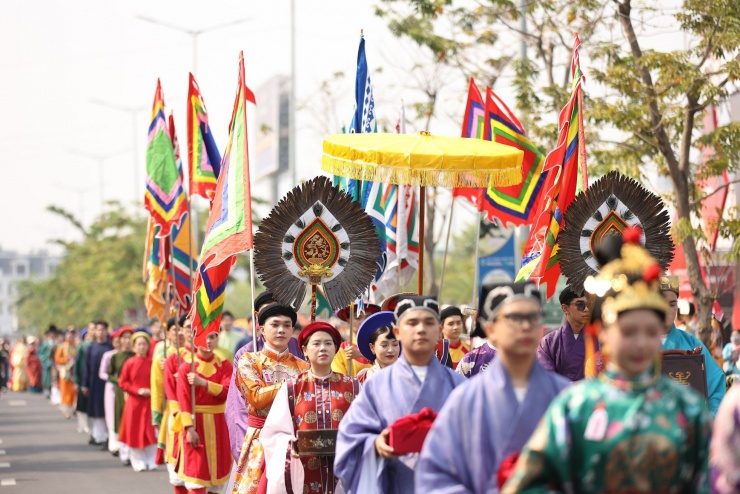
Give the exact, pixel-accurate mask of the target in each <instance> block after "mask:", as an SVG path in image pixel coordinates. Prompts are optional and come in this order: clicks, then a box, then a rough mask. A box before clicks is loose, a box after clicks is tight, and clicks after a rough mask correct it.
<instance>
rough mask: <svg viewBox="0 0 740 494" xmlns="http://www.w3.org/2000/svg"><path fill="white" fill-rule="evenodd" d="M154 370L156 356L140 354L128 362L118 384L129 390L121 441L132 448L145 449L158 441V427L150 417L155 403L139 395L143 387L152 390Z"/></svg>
mask: <svg viewBox="0 0 740 494" xmlns="http://www.w3.org/2000/svg"><path fill="white" fill-rule="evenodd" d="M151 373H152V359H150V358H148V357H146V358H142V357H139V356H137V355H134V356H133V357H131V358H129V359H128V360H126V362H124V364H123V367H122V368H121V375H120V376H118V387H119V388H121V389H122V390H123V391H125V392H126V393H128V399H127V400H126V404H125V405H124V406H123V417H122V418H121V423H122V424H126V426H125V427H121V428H120V434H119V436H118V440H119V441H121V442H122V443H123V444H126V445H128V446H129V447H130V448H135V449H143V448H146V447H147V446H152V445H154V444H157V438H156V436H155V435H154V427H153V426H152V425H151V422H150V420H149V417H151V416H152V402H151V399H150V398H149V396H141V395H139V390H141V389H149V386H150V379H151Z"/></svg>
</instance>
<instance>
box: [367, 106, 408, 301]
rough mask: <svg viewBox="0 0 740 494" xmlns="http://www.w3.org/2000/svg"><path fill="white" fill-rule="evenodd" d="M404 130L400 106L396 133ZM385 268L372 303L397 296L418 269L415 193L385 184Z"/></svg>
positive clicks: (376, 285)
mask: <svg viewBox="0 0 740 494" xmlns="http://www.w3.org/2000/svg"><path fill="white" fill-rule="evenodd" d="M405 130H406V114H405V111H404V108H403V105H401V110H400V111H399V113H398V120H397V121H396V132H397V133H399V134H400V133H403V132H405ZM383 205H384V206H383V207H384V209H385V239H386V247H387V251H386V253H387V267H386V269H385V271H384V272H383V275H382V276H381V277H380V279H379V280H378V281H377V282H376V283H375V284H374V286H373V292H374V294H375V300H378V299H379V298H386V297H388V296H390V295H393V294H394V293H398V292H399V291H400V290H401V288H402V287H404V286H405V285H407V284H408V283H409V282H410V281H411V278H412V277H413V276H414V273H415V272H416V271H417V270H418V268H419V226H418V223H417V221H416V218H417V216H418V212H417V204H416V190H415V188H414V187H413V186H411V185H395V184H389V185H386V186H385V189H384V191H383Z"/></svg>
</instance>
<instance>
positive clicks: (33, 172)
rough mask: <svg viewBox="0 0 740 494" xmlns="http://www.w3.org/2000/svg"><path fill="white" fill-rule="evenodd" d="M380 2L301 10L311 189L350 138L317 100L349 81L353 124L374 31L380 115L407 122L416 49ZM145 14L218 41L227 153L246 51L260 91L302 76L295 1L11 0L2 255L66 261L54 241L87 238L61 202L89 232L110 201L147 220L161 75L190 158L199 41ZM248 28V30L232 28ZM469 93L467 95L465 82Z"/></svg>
mask: <svg viewBox="0 0 740 494" xmlns="http://www.w3.org/2000/svg"><path fill="white" fill-rule="evenodd" d="M374 3H375V2H371V1H366V0H362V1H352V2H347V1H339V0H322V1H321V2H301V1H296V2H295V4H296V41H297V42H296V46H297V50H296V60H297V62H296V81H297V84H296V87H297V98H298V104H299V107H307V108H308V107H311V108H312V110H313V111H308V110H300V111H299V112H298V116H297V132H298V135H297V140H296V141H297V169H298V170H299V172H298V178H299V179H307V178H311V177H313V176H315V175H318V174H320V173H321V171H320V159H321V141H322V136H323V135H322V134H323V133H325V132H326V131H327V130H330V131H331V132H337V131H339V130H340V129H339V128H336V129H333V128H331V127H333V126H337V123H336V117H335V118H333V119H332V118H329V117H328V116H327V118H326V120H325V121H324V120H323V119H322V115H321V113H322V110H321V109H322V108H323V106H322V105H325V104H327V103H326V100H327V97H326V96H324V97H321V96H320V95H319V94H318V92H319V91H318V90H319V87H320V85H321V83H322V81H324V80H328V79H331V78H332V77H333V74H335V73H337V72H343V73H344V74H345V77H343V78H341V79H339V82H337V83H336V84H335V86H334V87H335V94H333V95H332V96H331V98H328V99H329V101H331V104H332V105H335V108H334V111H335V112H336V114H337V115H339V119H340V120H346V121H349V119H350V118H351V114H352V112H353V106H352V105H353V103H352V102H353V91H354V73H355V67H356V57H357V47H358V43H359V34H360V30H361V29H364V32H365V37H366V40H367V57H368V61H369V64H370V70H371V75H372V77H373V84H374V86H375V94H376V99H377V112H378V116H379V118H380V119H385V120H386V121H393V122H395V119H396V115H397V113H398V110H399V107H400V99H401V98H402V97H403V93H404V88H403V87H402V86H403V85H402V84H400V83H398V81H399V80H400V78H399V77H398V71H399V70H402V66H403V64H404V63H406V62H405V59H404V57H405V56H407V55H408V56H410V57H413V56H414V53H413V48H411V47H409V45H408V44H406V45H405V46H406V48H404V49H403V50H400V51H399V50H398V41H397V40H395V38H393V36H392V34H391V33H390V32H389V31H388V30H387V28H386V27H385V23H384V21H383V20H381V19H379V18H377V17H376V16H375V15H374V8H373V5H374ZM141 17H145V18H151V19H156V20H159V21H161V22H165V23H168V24H172V25H176V26H179V27H181V28H182V29H184V30H205V32H204V33H203V34H201V35H200V36H198V41H197V72H196V78H197V80H198V83H199V86H200V88H201V92H202V94H203V97H204V99H205V102H206V105H207V108H208V111H209V121H210V124H211V127H212V130H213V132H214V136H215V139H216V142H217V144H218V146H219V148H220V149H221V151H222V152H223V149H224V147H225V145H226V140H227V137H228V123H229V120H230V118H231V111H232V107H233V102H234V96H235V90H236V83H237V70H238V56H239V51H240V50H243V51H244V57H245V68H246V78H247V84H248V85H249V86H250V87H252V88H257V87H259V86H260V85H261V84H262V83H264V82H265V81H266V80H268V79H270V78H271V77H272V76H274V75H275V74H289V72H290V46H291V45H290V2H289V0H275V1H270V2H255V1H241V2H234V1H219V2H195V1H191V0H187V1H162V0H157V1H144V0H131V1H127V2H100V1H93V0H71V1H68V2H55V1H51V0H43V1H36V2H25V1H18V0H8V1H4V2H2V3H0V43H2V46H3V47H4V49H3V50H1V51H0V73H2V74H3V77H2V79H0V103H1V104H2V108H3V109H4V114H5V118H3V119H2V120H0V153H2V156H3V157H4V158H3V160H2V163H1V164H0V172H1V173H0V177H1V178H0V180H1V181H2V182H1V183H2V184H3V185H2V189H3V192H2V194H0V248H2V249H3V250H16V251H20V252H28V251H31V250H38V249H50V250H52V251H53V250H54V247H53V246H51V245H50V244H49V243H48V241H49V240H50V239H53V238H63V239H67V240H71V239H74V238H76V235H77V233H76V232H75V230H74V228H73V227H71V226H69V225H68V224H67V223H66V222H65V220H62V219H61V218H58V217H57V216H56V215H53V214H52V213H49V212H47V211H46V208H47V206H48V205H52V204H53V205H57V206H61V207H63V208H65V209H68V210H69V211H71V212H72V213H74V214H75V215H77V216H78V217H80V218H81V219H82V221H83V224H89V223H90V221H91V220H92V219H93V218H94V217H95V216H96V215H98V214H99V213H100V212H101V210H102V201H108V200H118V201H121V202H122V203H124V204H126V205H128V206H129V207H130V208H131V209H132V210H133V209H138V210H140V211H143V195H142V194H143V184H144V171H145V163H144V159H145V151H146V129H147V126H148V123H149V118H150V112H151V105H152V100H153V97H154V90H155V87H156V81H157V78H160V80H161V82H162V87H163V89H164V96H165V103H166V105H167V107H168V108H170V109H172V110H173V111H174V116H175V122H176V127H177V131H178V136H179V140H180V143H181V148H182V149H183V152H184V153H185V152H186V148H185V143H186V134H185V130H186V120H185V112H186V100H187V83H188V82H187V81H188V72H189V71H191V70H192V69H193V38H192V36H190V35H188V34H186V33H183V32H180V31H178V30H176V29H171V28H168V27H164V26H160V25H156V24H154V23H151V22H148V21H146V20H142V19H141ZM240 20H244V22H239V23H237V24H233V25H231V26H225V27H219V26H223V25H224V24H228V23H234V22H237V21H240ZM212 28H214V29H212ZM404 50H406V53H407V55H405V54H404ZM389 61H390V62H389ZM381 66H385V70H382V69H380V67H381ZM393 66H396V68H394V67H393ZM374 69H377V70H375V72H374V71H373V70H374ZM394 71H395V75H394ZM456 82H457V86H459V93H460V94H462V95H464V92H465V91H466V89H467V88H466V85H465V81H464V80H462V79H461V78H460V80H458V81H456ZM463 97H464V96H463ZM460 101H461V102H460V103H458V104H457V106H460V108H459V110H458V109H457V108H456V107H455V111H456V112H459V113H460V115H462V111H463V105H464V100H462V99H461V100H460ZM258 103H259V102H258ZM453 106H454V105H453ZM250 115H251V117H250V122H249V125H250V131H251V132H254V131H255V130H254V129H255V128H257V125H258V123H256V122H255V121H254V118H253V117H254V110H252V111H251V113H250ZM458 129H459V123H455V124H452V122H450V124H449V125H448V126H447V128H446V129H445V128H444V126H441V127H440V131H442V132H443V133H444V132H446V133H448V134H452V135H454V134H456V133H457V132H459V130H458ZM201 207H205V202H203V203H202V206H201Z"/></svg>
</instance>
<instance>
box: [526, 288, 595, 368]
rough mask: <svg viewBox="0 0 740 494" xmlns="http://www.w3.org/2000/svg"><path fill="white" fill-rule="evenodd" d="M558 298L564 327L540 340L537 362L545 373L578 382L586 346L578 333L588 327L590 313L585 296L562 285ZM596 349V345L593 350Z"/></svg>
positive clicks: (584, 358)
mask: <svg viewBox="0 0 740 494" xmlns="http://www.w3.org/2000/svg"><path fill="white" fill-rule="evenodd" d="M559 298H560V307H561V308H562V309H563V313H564V314H565V324H564V325H563V326H561V327H560V328H559V329H556V330H555V331H552V332H550V333H548V334H546V335H545V336H544V337H543V338H542V340H541V341H540V347H539V349H538V350H537V360H538V361H539V363H540V365H541V366H542V367H544V368H545V369H546V370H549V371H551V372H557V373H558V374H560V375H561V376H563V377H566V378H568V379H569V380H570V381H571V382H574V381H580V380H581V379H583V370H584V364H585V361H586V344H585V342H584V338H582V337H581V331H583V328H584V327H585V326H586V324H588V320H589V315H590V310H589V307H588V303H587V301H586V297H584V296H582V295H579V294H577V293H575V292H573V290H571V288H570V287H567V286H566V287H565V289H564V290H563V291H562V292H561V293H560V297H559ZM598 350H599V344H598V342H596V349H595V351H598Z"/></svg>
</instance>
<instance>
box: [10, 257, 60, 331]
mask: <svg viewBox="0 0 740 494" xmlns="http://www.w3.org/2000/svg"><path fill="white" fill-rule="evenodd" d="M60 261H61V257H58V256H52V255H50V254H49V253H47V252H46V251H39V252H32V253H31V254H18V253H16V252H6V251H2V250H0V335H8V334H11V333H13V332H15V331H17V330H18V318H17V316H16V314H15V310H16V308H15V304H16V301H17V297H18V282H19V281H21V280H26V279H29V278H34V279H44V278H48V277H49V276H51V275H52V274H53V273H54V270H55V269H56V267H57V265H58V264H59V262H60Z"/></svg>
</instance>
